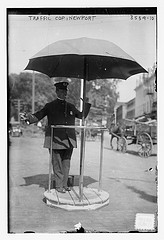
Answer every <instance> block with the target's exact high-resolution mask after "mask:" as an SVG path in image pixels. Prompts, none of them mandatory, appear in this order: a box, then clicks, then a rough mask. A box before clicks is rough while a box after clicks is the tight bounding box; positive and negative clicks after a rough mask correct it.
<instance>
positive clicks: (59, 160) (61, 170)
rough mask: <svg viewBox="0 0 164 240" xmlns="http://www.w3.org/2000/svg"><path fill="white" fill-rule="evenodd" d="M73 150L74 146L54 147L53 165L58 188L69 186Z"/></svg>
mask: <svg viewBox="0 0 164 240" xmlns="http://www.w3.org/2000/svg"><path fill="white" fill-rule="evenodd" d="M72 152H73V148H68V149H62V150H56V149H52V166H53V172H54V179H55V185H56V188H62V187H67V181H68V176H69V170H70V160H71V156H72Z"/></svg>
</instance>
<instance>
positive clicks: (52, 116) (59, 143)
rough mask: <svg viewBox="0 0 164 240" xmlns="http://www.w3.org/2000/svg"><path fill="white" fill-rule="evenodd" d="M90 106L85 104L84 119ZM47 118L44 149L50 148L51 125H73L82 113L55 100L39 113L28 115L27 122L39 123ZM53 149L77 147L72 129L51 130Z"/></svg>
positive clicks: (65, 103)
mask: <svg viewBox="0 0 164 240" xmlns="http://www.w3.org/2000/svg"><path fill="white" fill-rule="evenodd" d="M90 107H91V104H89V103H86V106H85V117H86V116H87V115H88V113H89V109H90ZM45 116H47V120H48V124H47V126H46V130H45V141H44V147H45V148H50V143H51V125H75V118H80V119H81V118H82V112H80V111H79V110H77V109H76V107H75V106H74V105H73V104H71V103H69V102H66V101H63V100H59V99H56V100H54V101H52V102H50V103H47V104H46V105H45V106H44V107H43V108H42V109H41V110H40V111H38V112H36V113H34V114H32V115H31V114H30V115H28V118H29V122H30V123H34V122H37V121H40V120H41V119H42V118H44V117H45ZM53 133H54V134H53V144H52V148H53V149H67V148H70V147H77V142H76V134H75V129H74V128H67V129H65V128H58V129H55V128H53Z"/></svg>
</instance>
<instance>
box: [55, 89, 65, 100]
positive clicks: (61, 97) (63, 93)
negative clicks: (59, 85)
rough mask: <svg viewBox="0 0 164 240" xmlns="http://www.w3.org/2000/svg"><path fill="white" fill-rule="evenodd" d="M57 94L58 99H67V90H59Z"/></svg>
mask: <svg viewBox="0 0 164 240" xmlns="http://www.w3.org/2000/svg"><path fill="white" fill-rule="evenodd" d="M56 94H57V96H58V98H60V99H63V100H65V99H66V97H67V90H65V89H58V90H56Z"/></svg>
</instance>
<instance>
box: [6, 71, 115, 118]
mask: <svg viewBox="0 0 164 240" xmlns="http://www.w3.org/2000/svg"><path fill="white" fill-rule="evenodd" d="M54 80H55V82H57V81H61V80H67V81H69V91H68V96H67V99H68V101H69V102H71V103H73V104H74V105H75V106H76V107H77V108H79V104H80V89H81V81H80V79H74V78H72V79H66V78H55V79H50V78H49V77H48V76H46V75H44V74H41V73H35V111H37V110H39V109H41V108H42V107H43V106H44V105H45V104H46V103H47V102H50V101H52V100H53V99H54V98H55V97H56V93H55V87H54ZM118 81H119V80H116V79H114V80H111V79H99V80H94V81H87V82H86V95H87V96H88V97H89V99H90V102H91V104H92V108H91V111H90V116H91V118H95V117H96V114H100V115H101V116H103V115H106V116H108V115H111V114H112V113H113V110H114V106H115V103H116V101H117V98H118V96H119V95H118V93H117V91H116V86H117V83H118ZM8 88H9V100H10V102H11V103H12V102H13V100H14V99H20V100H21V102H23V103H24V105H23V109H21V111H27V112H31V110H32V73H31V72H22V73H20V74H19V75H18V74H10V75H9V78H8ZM93 108H94V109H97V110H98V112H99V113H98V112H97V111H94V110H93ZM12 114H13V109H12ZM14 114H15V113H14Z"/></svg>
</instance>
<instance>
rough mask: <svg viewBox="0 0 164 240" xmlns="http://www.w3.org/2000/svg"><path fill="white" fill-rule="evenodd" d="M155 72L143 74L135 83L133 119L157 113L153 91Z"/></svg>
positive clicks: (155, 97)
mask: <svg viewBox="0 0 164 240" xmlns="http://www.w3.org/2000/svg"><path fill="white" fill-rule="evenodd" d="M155 77H156V75H155V72H154V71H153V72H152V71H149V73H148V74H143V75H142V76H141V77H140V79H138V80H137V83H136V88H135V92H136V100H135V118H138V117H140V116H143V115H150V117H151V114H152V113H153V112H154V113H155V111H157V92H156V91H155V87H154V84H155Z"/></svg>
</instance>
